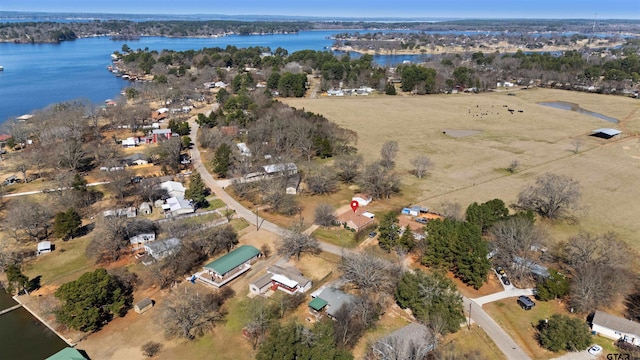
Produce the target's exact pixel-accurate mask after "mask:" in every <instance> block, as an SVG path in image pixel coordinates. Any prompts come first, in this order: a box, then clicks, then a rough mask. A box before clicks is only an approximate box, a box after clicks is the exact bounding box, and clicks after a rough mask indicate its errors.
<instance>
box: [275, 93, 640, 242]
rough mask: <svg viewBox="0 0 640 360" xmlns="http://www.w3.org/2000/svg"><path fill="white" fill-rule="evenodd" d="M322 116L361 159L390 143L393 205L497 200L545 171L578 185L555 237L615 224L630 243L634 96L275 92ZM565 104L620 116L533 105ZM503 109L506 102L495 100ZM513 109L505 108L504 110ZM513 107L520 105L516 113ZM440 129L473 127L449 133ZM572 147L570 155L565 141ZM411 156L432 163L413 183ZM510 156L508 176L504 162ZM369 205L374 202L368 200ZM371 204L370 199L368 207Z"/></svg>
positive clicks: (638, 175) (509, 198)
mask: <svg viewBox="0 0 640 360" xmlns="http://www.w3.org/2000/svg"><path fill="white" fill-rule="evenodd" d="M282 101H284V102H286V103H287V104H289V105H291V106H293V107H296V108H299V109H304V110H306V111H312V112H315V113H319V114H322V115H324V116H326V117H327V118H328V119H329V120H331V121H334V122H336V123H337V124H339V125H341V126H343V127H346V128H348V129H352V130H354V131H356V132H357V133H358V141H357V144H356V146H357V148H358V150H359V152H360V153H361V154H362V155H363V156H364V157H365V159H366V160H367V161H372V160H375V159H377V158H379V151H380V146H381V145H382V143H384V142H385V141H388V140H395V141H397V142H398V143H399V148H400V150H399V154H398V161H397V170H398V171H399V172H400V173H401V174H402V180H403V187H402V194H401V196H400V197H396V198H394V199H392V200H391V201H390V203H391V204H393V205H403V204H404V205H406V204H408V203H413V204H422V205H425V206H427V207H429V208H431V209H433V210H436V211H437V210H438V206H439V205H440V204H441V203H442V202H444V201H451V202H457V203H459V204H461V205H462V208H463V209H464V208H466V206H468V204H470V203H472V202H474V201H478V202H484V201H487V200H491V199H493V198H500V199H503V200H504V201H505V203H507V204H511V203H513V202H514V201H515V200H516V198H517V195H518V193H519V192H520V191H521V190H522V189H523V188H524V187H525V186H526V185H527V184H530V183H533V182H534V180H535V178H536V177H537V176H539V175H541V174H543V173H546V172H551V173H558V174H563V175H567V176H570V177H571V178H573V179H576V180H578V181H579V182H580V184H581V185H582V194H583V199H582V208H583V209H582V210H581V212H580V213H579V214H578V220H579V221H578V222H577V223H576V224H566V223H561V224H555V226H553V227H552V236H553V237H554V238H555V239H557V240H559V239H564V238H566V237H567V236H571V235H573V234H575V233H577V232H578V231H579V230H588V231H595V232H598V233H600V232H604V231H609V230H612V231H615V232H617V233H618V234H620V235H621V236H622V237H623V238H624V239H625V240H627V241H628V242H629V243H630V244H631V245H632V246H633V247H635V248H636V249H639V250H640V236H639V235H638V234H640V221H638V220H640V217H639V214H640V201H638V199H640V186H639V184H640V138H639V137H638V134H640V112H639V111H638V110H639V109H640V102H638V100H635V99H631V98H626V97H620V96H608V95H599V94H589V93H580V92H574V91H562V90H551V89H528V90H514V91H504V92H494V93H484V94H452V95H430V96H384V95H379V96H369V97H345V98H327V97H322V98H318V99H284V100H282ZM541 101H566V102H572V103H576V104H578V105H580V106H581V107H582V108H585V109H587V110H591V111H594V112H598V113H601V114H603V115H606V116H609V117H613V118H616V119H620V120H621V122H620V123H619V124H613V123H610V122H607V121H604V120H601V119H598V118H595V117H592V116H588V115H583V114H579V113H576V112H571V111H566V110H560V109H555V108H551V107H546V106H541V105H539V104H537V103H538V102H541ZM505 106H506V107H505ZM509 108H510V109H513V110H514V111H513V113H511V112H509V111H507V110H508V109H509ZM519 110H521V111H522V112H519ZM603 127H612V128H617V129H620V130H622V131H623V134H622V135H620V138H619V139H611V140H602V139H598V138H594V137H591V136H589V134H590V133H591V131H592V130H594V129H597V128H603ZM443 130H447V131H451V130H480V131H481V133H478V134H476V135H471V136H464V137H454V136H449V135H447V134H443ZM576 140H579V141H580V142H581V143H582V145H581V147H580V148H579V152H578V153H577V154H576V153H574V152H573V151H572V150H573V148H574V145H573V143H574V142H575V141H576ZM417 154H426V155H428V156H430V158H431V160H432V161H433V162H434V163H435V167H434V169H433V170H432V171H431V173H430V174H429V175H428V176H427V177H426V178H423V179H422V180H419V179H417V178H416V177H415V176H412V175H411V174H410V171H411V168H412V167H411V165H410V160H411V159H412V158H413V157H415V156H416V155H417ZM513 160H517V161H518V162H519V163H520V167H519V168H518V170H517V171H516V172H515V173H514V174H511V173H509V172H508V171H507V170H506V168H507V167H508V166H509V164H510V163H511V162H512V161H513ZM374 204H375V202H374ZM374 204H372V205H374Z"/></svg>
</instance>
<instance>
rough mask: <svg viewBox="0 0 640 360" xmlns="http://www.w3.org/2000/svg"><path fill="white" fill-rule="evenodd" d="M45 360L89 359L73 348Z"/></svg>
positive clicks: (65, 349)
mask: <svg viewBox="0 0 640 360" xmlns="http://www.w3.org/2000/svg"><path fill="white" fill-rule="evenodd" d="M45 360H87V358H86V357H84V356H83V355H82V353H80V351H78V350H76V349H74V348H72V347H66V348H64V349H62V350H60V351H58V352H57V353H55V354H53V355H51V356H49V357H48V358H46V359H45Z"/></svg>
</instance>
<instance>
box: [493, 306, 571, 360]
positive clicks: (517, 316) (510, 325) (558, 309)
mask: <svg viewBox="0 0 640 360" xmlns="http://www.w3.org/2000/svg"><path fill="white" fill-rule="evenodd" d="M534 301H535V303H536V306H535V307H534V308H533V309H531V310H523V309H521V308H520V306H519V305H518V304H517V303H516V298H510V299H505V300H501V301H496V302H493V303H490V304H486V305H484V306H483V309H484V310H485V311H486V312H487V313H488V314H489V315H490V316H491V317H492V318H493V319H494V320H495V321H496V322H497V323H498V325H500V327H502V329H504V331H505V332H507V334H509V335H511V338H512V339H513V340H514V341H515V342H516V343H518V345H520V346H521V347H522V350H524V351H525V352H526V353H527V354H528V355H529V356H531V357H532V358H533V359H551V358H554V357H557V356H559V355H561V354H560V353H558V354H557V353H553V352H551V351H548V350H546V349H543V348H542V347H540V345H538V342H537V341H536V339H535V336H536V329H535V326H536V325H537V324H538V322H539V321H540V320H543V319H547V318H549V317H551V315H553V314H557V313H561V314H565V315H567V311H566V309H565V308H564V305H563V304H561V303H560V302H559V301H557V300H553V301H536V300H534Z"/></svg>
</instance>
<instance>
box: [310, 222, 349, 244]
mask: <svg viewBox="0 0 640 360" xmlns="http://www.w3.org/2000/svg"><path fill="white" fill-rule="evenodd" d="M313 235H315V237H316V238H317V239H318V240H320V241H324V242H328V243H330V244H333V245H337V246H341V247H346V248H353V247H356V246H357V245H358V243H357V242H356V239H355V233H354V232H352V231H350V230H347V229H345V228H343V227H338V226H336V227H331V228H324V227H319V228H318V229H317V230H316V231H314V232H313Z"/></svg>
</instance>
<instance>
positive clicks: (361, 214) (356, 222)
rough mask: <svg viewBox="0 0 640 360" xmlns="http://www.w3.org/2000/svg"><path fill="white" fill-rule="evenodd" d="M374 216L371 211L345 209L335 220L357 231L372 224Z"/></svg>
mask: <svg viewBox="0 0 640 360" xmlns="http://www.w3.org/2000/svg"><path fill="white" fill-rule="evenodd" d="M374 217H375V215H374V214H373V213H370V212H368V211H364V210H362V209H358V210H357V211H355V212H353V211H347V212H345V213H343V214H340V216H338V219H337V220H338V221H339V222H340V223H341V224H342V225H344V226H346V227H348V228H350V229H353V230H355V231H358V230H360V229H364V228H365V227H367V226H369V225H371V224H373V218H374Z"/></svg>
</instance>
